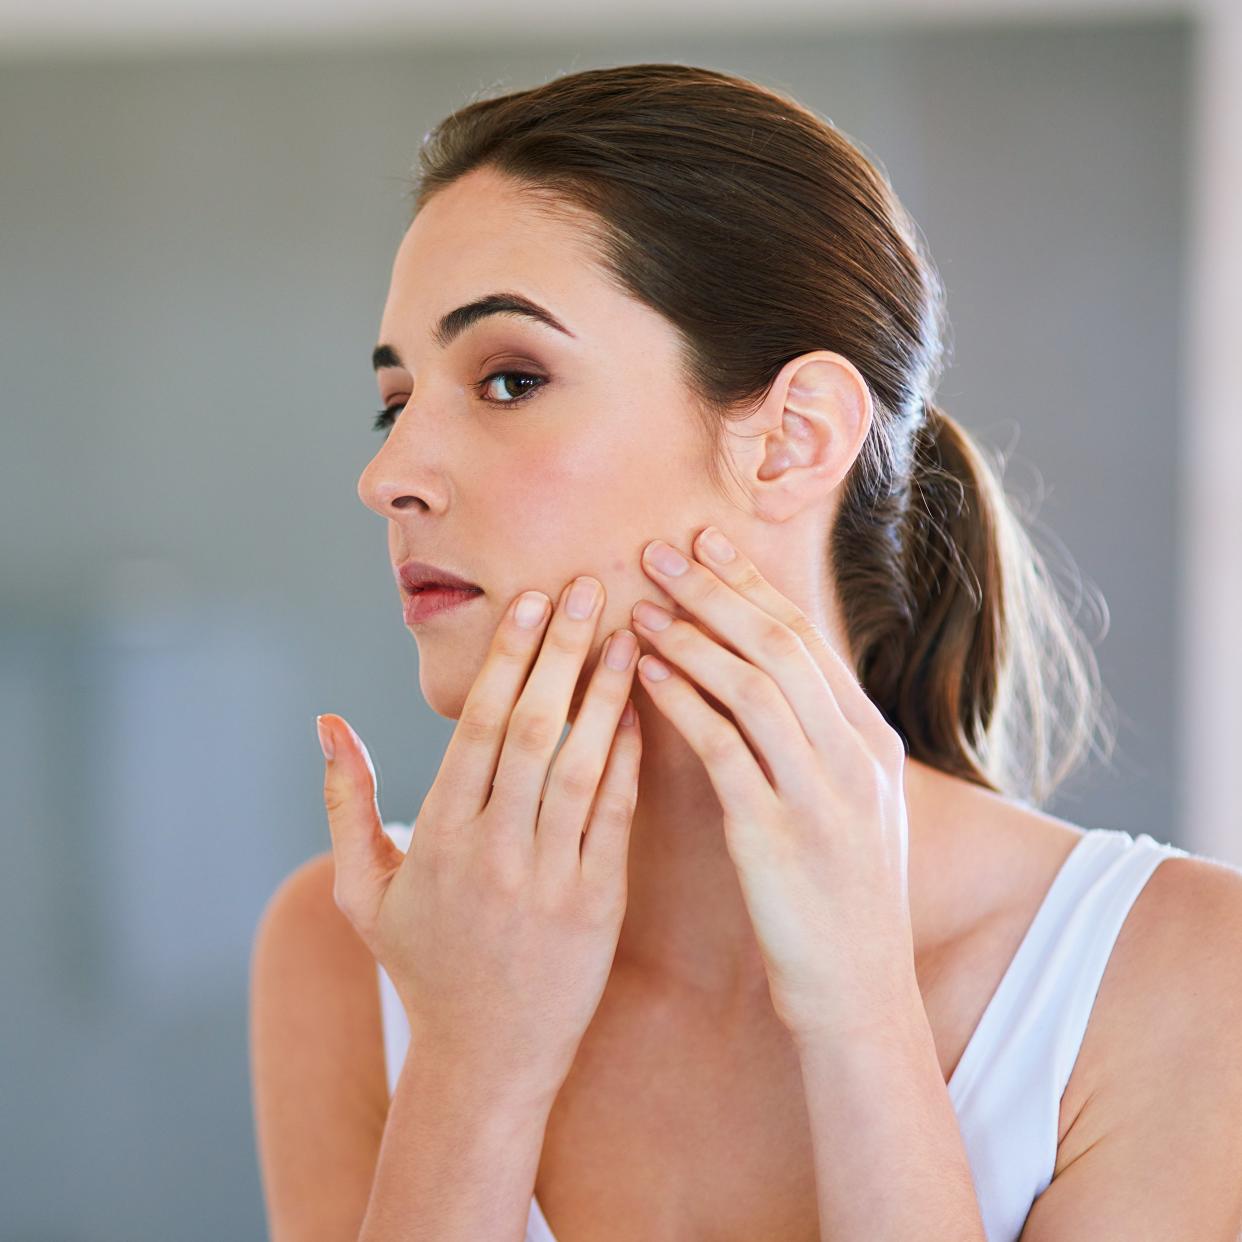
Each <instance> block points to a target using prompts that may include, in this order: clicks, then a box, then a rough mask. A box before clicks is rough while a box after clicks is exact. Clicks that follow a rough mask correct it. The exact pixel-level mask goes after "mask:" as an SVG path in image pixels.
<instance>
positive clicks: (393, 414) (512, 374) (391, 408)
mask: <svg viewBox="0 0 1242 1242" xmlns="http://www.w3.org/2000/svg"><path fill="white" fill-rule="evenodd" d="M493 380H506V381H507V380H516V381H519V382H521V381H526V380H533V381H534V383H533V385H532V386H531V387H529V388H527V390H526V391H525V392H523V393H520V394H519V395H518V396H516V397H514V396H511V397H509V399H508V400H504V399H503V398H499V397H488V396H484V393H485V392H486V391H487V389H488V388H489V387H490V386H491V384H492V381H493ZM547 382H548V381H547V380H546V379H544V377H543V376H542V375H532V374H530V373H529V372H527V371H493V372H492V373H491V374H490V375H488V376H486V377H485V378H484V379H481V380H480V381H479V382H478V383H477V384H475V385H473V387H474V390H475V391H476V392H477V393H478V394H479V399H480V400H482V401H485V402H486V403H487V404H488V405H518V404H520V403H521V402H523V401H526V400H528V399H529V398H531V397H533V396H534V395H535V393H536V392H537V391H538V390H539V389H540V388H542V387H543V386H544V384H546V383H547ZM502 387H505V385H502ZM405 404H406V403H405V402H404V401H397V402H394V403H393V404H392V405H388V406H385V407H384V408H383V409H382V410H377V411H376V418H375V421H374V422H373V423H372V424H371V430H372V431H389V430H391V428H392V425H393V423H394V422H395V421H396V418H397V415H398V414H400V413H401V411H402V410H403V409H404V408H405Z"/></svg>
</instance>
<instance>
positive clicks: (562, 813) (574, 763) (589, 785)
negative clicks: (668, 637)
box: [535, 630, 638, 874]
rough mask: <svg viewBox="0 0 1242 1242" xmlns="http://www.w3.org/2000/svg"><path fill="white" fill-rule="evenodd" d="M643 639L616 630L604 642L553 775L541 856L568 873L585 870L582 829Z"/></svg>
mask: <svg viewBox="0 0 1242 1242" xmlns="http://www.w3.org/2000/svg"><path fill="white" fill-rule="evenodd" d="M637 655H638V640H637V639H636V638H635V637H634V635H633V634H632V633H630V631H629V630H617V631H616V632H615V633H614V634H612V635H611V636H610V637H609V639H608V641H607V642H606V643H605V644H604V649H603V651H602V652H601V654H600V658H599V660H598V661H597V662H596V665H595V672H594V674H593V675H592V677H591V684H590V685H589V686H588V687H587V692H586V695H585V696H584V698H583V702H582V706H581V707H580V708H579V709H578V715H577V716H576V718H575V719H574V723H573V727H572V728H571V729H570V731H569V737H568V738H566V740H565V744H564V745H563V746H562V747H561V749H560V751H559V752H558V753H557V756H556V759H555V761H554V762H553V764H552V770H551V771H550V772H549V773H548V783H547V788H546V790H545V791H544V795H543V806H542V808H541V810H540V812H539V822H538V825H537V826H536V829H535V840H536V842H537V843H538V845H539V847H540V851H541V852H542V853H546V855H547V856H548V858H549V859H550V860H555V861H554V863H553V865H554V866H555V867H557V868H558V869H559V870H561V871H562V873H564V874H569V873H570V870H571V868H572V869H573V871H574V872H575V873H576V871H577V870H578V868H579V866H580V857H581V855H580V848H581V844H582V831H583V828H584V827H585V825H586V822H587V817H588V816H589V814H590V811H591V803H592V802H593V801H594V800H595V798H596V796H597V795H598V792H599V787H600V775H601V773H602V772H603V770H604V765H605V763H606V762H607V759H608V750H609V747H610V746H611V744H612V739H613V737H614V736H615V735H616V732H617V723H618V721H619V720H620V719H621V713H622V711H623V710H624V708H625V704H626V701H627V699H628V697H629V693H630V687H631V684H632V683H633V679H634V665H635V662H636V660H637Z"/></svg>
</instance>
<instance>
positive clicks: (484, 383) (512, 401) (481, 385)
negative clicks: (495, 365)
mask: <svg viewBox="0 0 1242 1242" xmlns="http://www.w3.org/2000/svg"><path fill="white" fill-rule="evenodd" d="M494 380H500V381H502V382H501V384H500V386H499V388H500V391H502V392H503V391H508V392H510V394H511V395H510V396H509V397H508V398H505V397H488V396H485V395H484V393H485V392H486V391H487V390H488V389H489V388H490V387H491V386H492V382H493V381H494ZM525 380H531V381H533V385H532V386H531V387H529V388H527V389H526V390H525V391H524V392H518V393H517V395H516V396H514V395H512V389H511V387H510V384H511V383H512V382H521V381H525ZM547 382H548V381H547V380H545V379H544V378H543V376H542V375H531V374H529V373H528V372H526V371H493V372H492V373H491V375H489V376H487V378H486V379H482V380H480V381H479V382H478V383H477V384H476V385H475V388H476V389H477V390H478V393H479V396H480V398H481V399H482V400H484V401H486V402H487V403H488V404H489V405H516V404H517V403H518V402H519V401H525V400H526V399H527V398H528V397H531V396H533V395H534V394H535V392H536V391H537V390H538V389H540V388H542V387H543V386H544V384H546V383H547Z"/></svg>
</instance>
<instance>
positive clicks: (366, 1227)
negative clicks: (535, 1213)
mask: <svg viewBox="0 0 1242 1242" xmlns="http://www.w3.org/2000/svg"><path fill="white" fill-rule="evenodd" d="M553 1099H554V1094H548V1093H546V1092H540V1091H534V1090H531V1089H527V1088H526V1087H525V1086H524V1084H522V1083H521V1081H520V1079H519V1077H518V1075H517V1074H513V1075H509V1076H507V1077H506V1078H504V1079H503V1081H501V1080H500V1079H499V1076H491V1075H483V1074H480V1073H479V1072H477V1071H475V1070H473V1069H471V1068H470V1067H469V1066H467V1065H465V1064H463V1063H461V1062H460V1061H455V1060H454V1059H452V1058H450V1057H447V1056H441V1055H438V1054H436V1053H433V1052H431V1051H430V1050H428V1049H424V1050H422V1055H419V1049H418V1048H417V1047H416V1046H415V1045H413V1044H411V1046H410V1049H409V1053H408V1055H407V1056H406V1061H405V1065H404V1067H403V1068H402V1071H401V1076H400V1078H399V1079H398V1081H397V1086H396V1089H395V1091H394V1092H393V1096H392V1101H391V1103H390V1106H389V1112H388V1120H387V1123H386V1125H385V1127H384V1136H383V1140H382V1142H381V1145H380V1153H379V1159H378V1162H377V1164H376V1170H375V1177H374V1181H373V1183H372V1187H371V1198H370V1200H369V1202H368V1204H367V1211H366V1216H365V1217H364V1219H363V1223H362V1230H361V1233H360V1234H359V1242H476V1240H477V1239H479V1238H488V1239H495V1240H496V1242H521V1239H522V1238H523V1237H524V1236H525V1230H526V1221H527V1217H528V1215H529V1212H530V1201H531V1194H532V1192H533V1188H534V1184H535V1177H536V1175H537V1173H538V1170H539V1156H540V1152H541V1151H542V1148H543V1138H544V1131H545V1129H546V1127H547V1121H548V1115H549V1113H550V1111H551V1105H552V1101H553Z"/></svg>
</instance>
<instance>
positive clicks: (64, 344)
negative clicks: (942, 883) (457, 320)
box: [0, 0, 1242, 1242]
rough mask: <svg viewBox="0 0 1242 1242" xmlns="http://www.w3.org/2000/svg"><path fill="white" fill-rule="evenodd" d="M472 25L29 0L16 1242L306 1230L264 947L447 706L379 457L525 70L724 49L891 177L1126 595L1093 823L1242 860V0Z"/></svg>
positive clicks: (3, 733) (989, 409)
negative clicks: (405, 601) (383, 329)
mask: <svg viewBox="0 0 1242 1242" xmlns="http://www.w3.org/2000/svg"><path fill="white" fill-rule="evenodd" d="M451 8H452V11H451V12H450V11H449V9H448V6H446V7H445V8H444V9H443V10H442V11H431V10H428V11H422V10H420V9H418V8H417V6H396V5H387V4H383V3H370V2H358V3H351V4H350V5H349V6H348V7H347V6H345V5H343V4H342V5H335V6H330V5H325V4H318V5H316V4H306V5H304V6H302V7H301V8H298V7H297V6H292V5H289V4H280V3H276V2H274V0H258V2H255V3H249V4H247V5H246V6H245V7H244V8H243V7H242V6H240V5H239V4H221V3H213V4H210V5H208V4H206V3H199V4H182V5H172V4H163V5H160V6H155V5H153V4H148V3H142V2H141V0H125V2H124V3H112V4H109V5H100V4H94V5H93V6H90V5H88V4H86V3H85V2H84V0H83V2H81V3H77V4H73V3H65V2H64V0H45V2H44V3H42V4H40V5H39V6H31V5H28V4H21V5H16V6H15V5H13V4H11V3H4V4H0V376H2V379H3V384H2V387H0V402H2V407H0V408H2V418H0V782H2V783H0V795H2V797H3V806H4V811H3V813H2V819H0V822H3V825H4V834H3V865H2V866H0V910H2V911H3V919H4V924H3V928H2V929H0V930H2V931H3V938H2V939H0V964H2V966H3V972H4V973H3V998H4V1003H3V1016H4V1035H3V1045H2V1046H3V1077H2V1080H0V1115H2V1116H3V1125H2V1132H3V1133H2V1140H0V1141H2V1142H3V1144H4V1147H3V1152H2V1158H0V1239H4V1240H5V1242H9V1240H13V1242H17V1240H21V1242H51V1240H56V1242H114V1240H115V1242H122V1240H124V1242H134V1240H136V1239H142V1240H145V1239H160V1240H169V1239H178V1240H180V1239H184V1240H186V1242H190V1240H198V1239H202V1240H204V1242H206V1240H208V1239H210V1240H212V1242H218V1240H219V1239H222V1238H230V1239H249V1238H254V1239H258V1238H261V1237H262V1236H263V1233H264V1223H263V1205H262V1195H261V1188H260V1184H259V1177H258V1170H257V1163H256V1156H255V1148H254V1136H253V1128H252V1117H251V1106H250V1098H249V1077H248V1064H247V981H248V966H249V953H250V946H251V940H252V937H253V933H254V929H255V925H256V923H257V921H258V918H259V915H260V913H261V911H262V909H263V906H264V903H265V902H266V901H267V899H268V898H269V897H270V895H271V894H272V892H273V891H274V889H275V888H276V887H277V885H278V884H279V883H280V881H281V880H282V879H283V878H284V876H286V875H287V874H288V873H289V872H290V871H291V870H292V869H293V868H295V867H296V866H297V865H298V864H299V863H301V862H302V861H304V860H305V859H307V858H308V857H310V856H311V855H313V854H315V853H318V852H321V851H323V850H326V849H327V848H328V847H329V838H328V832H327V825H326V821H325V818H324V813H323V807H322V801H321V782H322V759H321V756H320V753H319V749H318V746H317V744H316V740H315V730H314V717H315V714H316V713H318V712H323V711H333V712H340V713H342V714H343V715H344V716H346V717H347V718H348V719H349V720H350V721H351V722H352V723H353V724H354V725H355V726H356V727H357V728H358V730H359V732H360V733H361V734H362V736H363V737H364V738H365V739H366V740H367V742H368V744H369V746H370V748H371V751H372V754H373V756H374V758H375V760H376V764H377V767H378V768H379V773H380V779H381V801H382V804H383V807H384V813H385V817H386V818H387V819H397V820H404V821H408V820H409V819H411V818H412V817H413V816H414V814H415V813H416V812H417V809H418V806H419V804H420V802H421V798H422V796H423V795H424V794H425V792H426V790H427V789H428V788H429V786H430V784H431V781H432V779H433V778H434V776H435V773H436V770H437V768H438V765H439V761H440V758H441V756H442V754H443V749H444V746H445V744H446V743H447V740H448V737H449V734H450V732H451V728H452V722H450V721H446V720H443V719H441V718H440V717H438V716H436V715H435V714H434V713H433V712H431V710H430V709H429V708H428V707H427V706H426V704H425V703H424V702H423V701H422V699H421V696H420V694H419V689H418V673H417V666H416V657H417V651H416V648H415V645H414V642H413V639H412V638H411V636H410V634H409V633H408V631H407V630H406V629H405V627H404V625H403V623H402V618H401V612H400V608H399V606H398V601H397V593H396V588H395V585H394V583H393V580H392V577H391V572H390V568H389V564H388V559H387V551H386V546H385V531H384V524H383V522H382V520H381V519H379V518H378V517H377V516H376V515H375V514H374V513H371V512H370V511H368V510H366V509H365V508H364V507H363V506H362V504H361V503H360V502H359V500H358V498H357V495H356V492H355V487H356V483H357V479H358V475H359V473H360V472H361V470H362V468H363V466H364V465H365V464H366V462H367V460H368V459H369V457H370V456H371V454H372V453H373V452H374V451H375V449H376V448H377V447H378V445H379V438H378V436H376V435H375V434H374V433H373V432H372V431H371V430H370V423H371V418H372V417H373V414H374V410H375V407H376V406H377V404H378V402H377V394H376V388H375V383H374V379H373V377H372V375H371V371H370V364H369V354H370V350H371V347H372V346H373V345H374V344H375V341H376V332H377V330H378V324H379V316H380V312H381V309H382V306H383V301H384V297H385V293H386V290H387V282H388V275H389V270H390V265H391V262H392V258H393V255H394V253H395V250H396V247H397V244H398V242H399V240H400V237H401V234H402V232H403V229H404V226H405V223H406V215H405V213H406V204H405V202H404V199H403V193H404V191H405V188H406V178H407V174H408V173H409V171H410V169H411V168H412V166H413V163H414V160H415V158H416V154H417V150H418V146H419V143H420V141H421V139H422V137H423V135H424V133H425V132H426V131H427V130H428V129H430V128H431V126H432V125H433V124H434V123H435V122H436V121H437V120H438V119H439V118H440V117H441V116H443V115H444V114H445V113H447V112H449V111H451V110H453V109H454V108H456V107H458V106H460V105H461V104H463V103H465V102H467V101H468V99H470V98H471V97H474V96H475V95H477V94H478V93H480V92H488V93H492V92H499V91H501V90H510V89H519V88H521V87H524V86H529V85H534V84H536V83H538V82H542V81H545V80H547V79H548V78H550V77H554V76H557V75H559V74H561V73H565V72H570V71H573V70H576V69H582V68H587V67H590V66H594V65H604V64H618V63H624V62H629V61H649V60H676V61H685V62H690V63H697V64H702V65H707V66H711V67H715V68H720V69H724V70H727V71H730V72H735V73H740V74H743V75H745V76H747V77H750V78H753V79H755V80H756V81H759V82H761V83H765V84H768V85H771V86H775V87H777V88H778V89H782V90H787V91H790V92H792V93H793V94H794V95H796V96H797V97H798V98H799V99H800V100H802V101H803V102H804V103H806V104H808V105H809V106H810V107H812V108H813V109H815V110H816V111H817V112H819V113H820V114H821V115H822V116H824V117H826V118H829V119H831V120H832V121H833V122H834V123H835V124H836V125H838V126H839V127H840V128H841V129H843V130H844V131H845V132H846V133H847V134H849V135H850V136H851V137H852V138H853V139H855V140H856V141H857V142H859V143H860V145H862V146H863V148H864V150H866V151H867V152H868V154H870V155H871V156H872V158H873V159H875V160H876V161H877V162H878V163H880V164H881V165H882V166H883V167H884V168H885V169H886V170H887V172H888V174H889V176H890V177H891V178H892V180H893V182H894V184H895V187H896V189H897V192H898V194H899V195H900V196H901V198H902V199H903V201H904V202H905V203H906V205H907V206H908V207H909V208H910V209H911V211H912V212H913V214H914V216H915V218H916V220H917V221H918V223H919V225H920V226H921V228H922V230H923V232H924V234H925V235H926V237H927V240H928V242H929V245H930V248H931V252H932V255H933V258H934V259H935V261H936V263H937V265H938V266H939V268H940V271H941V274H942V276H943V277H944V280H945V283H946V285H947V288H948V311H949V318H950V323H951V326H952V328H951V335H952V341H953V357H952V363H951V365H950V367H949V369H948V370H947V371H946V374H945V376H944V379H943V381H942V383H941V385H940V389H939V395H938V400H939V403H940V404H941V405H942V406H943V407H944V408H946V409H947V410H949V411H950V412H951V413H952V414H953V415H954V416H955V417H957V418H958V419H959V420H960V421H961V422H962V423H964V424H965V425H966V426H967V427H968V428H970V429H971V430H972V431H973V432H974V433H975V434H976V435H977V436H978V437H979V438H980V439H981V440H982V441H983V442H984V443H985V444H986V445H988V446H991V447H993V448H994V449H996V450H998V451H1001V452H1003V453H1005V454H1006V457H1007V460H1008V463H1009V464H1008V467H1007V470H1006V484H1007V487H1008V488H1009V490H1010V492H1011V494H1013V495H1015V496H1016V497H1020V498H1026V500H1027V501H1028V508H1030V509H1033V510H1034V511H1035V513H1036V516H1037V519H1038V521H1039V523H1040V524H1041V525H1042V526H1043V527H1044V528H1046V530H1047V531H1048V532H1049V534H1050V535H1051V536H1052V537H1053V539H1054V540H1055V541H1056V543H1058V544H1060V545H1061V546H1062V547H1063V548H1064V550H1065V553H1066V554H1067V555H1068V557H1069V558H1072V559H1071V561H1070V562H1069V564H1070V565H1071V569H1070V570H1069V574H1070V577H1069V578H1067V593H1069V594H1070V595H1071V596H1072V595H1073V594H1074V592H1075V586H1074V578H1073V575H1077V574H1080V575H1081V576H1082V578H1083V579H1084V580H1085V583H1086V584H1087V590H1088V591H1094V592H1098V594H1099V595H1100V596H1102V598H1103V600H1104V602H1105V604H1106V608H1107V620H1106V623H1104V621H1103V618H1101V617H1099V616H1098V615H1096V612H1095V610H1093V609H1092V607H1091V606H1090V605H1089V602H1088V601H1086V600H1084V602H1083V606H1082V611H1081V612H1080V621H1081V623H1082V624H1083V626H1084V628H1085V629H1086V630H1087V631H1088V633H1089V635H1090V636H1091V637H1092V639H1093V640H1094V642H1095V648H1096V652H1097V656H1098V659H1099V662H1100V666H1101V670H1102V674H1103V678H1104V682H1105V685H1106V687H1107V689H1108V690H1109V692H1110V694H1111V695H1112V697H1113V699H1114V700H1115V701H1116V703H1117V705H1118V708H1119V710H1120V716H1119V720H1118V723H1117V734H1118V740H1117V749H1116V752H1115V754H1114V756H1113V759H1112V762H1111V763H1110V764H1108V765H1100V764H1097V765H1095V766H1093V767H1091V768H1088V769H1087V770H1086V771H1084V772H1083V773H1082V774H1081V775H1080V776H1079V777H1078V778H1076V779H1075V780H1074V781H1072V782H1071V783H1070V784H1069V785H1068V786H1067V787H1065V788H1064V789H1063V791H1062V792H1061V793H1060V794H1059V795H1058V797H1057V799H1056V800H1055V801H1054V802H1053V803H1052V804H1050V806H1049V808H1048V809H1050V810H1051V811H1053V812H1054V813H1056V814H1060V815H1064V816H1066V817H1067V818H1070V819H1072V820H1074V821H1075V822H1077V823H1080V824H1082V825H1084V826H1091V827H1094V826H1102V827H1113V828H1122V829H1124V830H1125V831H1127V832H1131V833H1134V834H1137V833H1139V832H1148V833H1151V834H1152V835H1153V836H1154V837H1156V838H1157V839H1158V840H1160V841H1170V842H1173V843H1175V844H1179V845H1182V846H1184V847H1186V848H1189V849H1192V850H1196V851H1199V852H1202V853H1206V854H1209V855H1212V856H1214V857H1217V858H1221V859H1224V860H1227V861H1230V862H1234V863H1239V862H1242V832H1239V817H1238V812H1237V808H1236V801H1235V799H1234V790H1233V788H1232V786H1233V784H1234V783H1235V782H1236V762H1237V756H1238V755H1239V754H1242V730H1240V726H1239V707H1238V704H1239V702H1242V661H1240V659H1239V655H1238V652H1237V650H1236V647H1235V644H1234V642H1233V628H1234V627H1233V624H1232V623H1233V620H1234V618H1236V617H1237V616H1238V615H1239V614H1240V613H1242V590H1240V584H1239V575H1240V572H1242V571H1240V568H1239V566H1240V564H1242V561H1240V559H1239V558H1238V556H1237V549H1238V543H1239V536H1242V520H1240V514H1239V489H1238V485H1237V482H1236V471H1237V462H1238V461H1239V460H1240V459H1242V453H1240V452H1239V448H1240V447H1242V446H1240V444H1239V426H1240V424H1242V420H1240V419H1239V408H1238V407H1239V402H1238V398H1237V374H1236V369H1237V363H1238V358H1239V352H1238V348H1237V341H1238V340H1239V339H1242V241H1240V240H1239V230H1238V227H1237V221H1238V220H1239V219H1242V133H1240V129H1242V22H1240V20H1239V11H1242V10H1240V9H1239V6H1236V5H1234V6H1231V5H1229V4H1226V3H1221V4H1219V5H1213V4H1183V5H1159V6H1157V5H1150V4H1141V3H1134V4H1129V3H1121V2H1120V0H1118V2H1115V3H1081V2H1080V3H1075V4H1073V5H1072V6H1065V7H1064V8H1063V9H1062V8H1060V7H1058V6H1054V5H1049V4H1038V5H1037V4H1027V3H1019V2H1017V0H1008V2H1005V3H1000V2H994V3H987V2H984V0H978V2H976V3H969V4H965V3H957V2H954V3H949V2H947V0H945V2H942V3H939V4H937V5H936V8H935V10H934V12H933V11H932V9H931V7H930V6H926V7H924V6H917V5H912V4H908V3H905V4H899V3H885V2H881V0H870V3H868V5H867V6H866V10H865V12H864V10H863V8H862V7H860V6H855V5H847V4H834V3H829V2H827V0H824V2H821V3H818V4H815V5H800V4H799V3H798V2H797V0H788V2H785V0H764V3H763V4H762V5H760V4H757V3H741V2H739V3H735V4H707V3H702V4H699V5H698V6H696V5H694V4H691V5H690V6H689V7H686V6H684V5H683V6H681V7H680V10H679V18H678V21H679V23H680V24H679V25H678V26H676V27H673V26H670V25H669V24H668V21H667V17H666V16H664V15H663V14H662V10H664V9H666V8H667V6H657V5H655V4H654V3H651V4H649V5H644V4H638V5H635V4H629V5H627V6H626V11H625V14H624V15H622V14H620V12H619V11H618V12H617V13H609V12H608V11H607V10H605V9H597V10H593V11H592V12H590V13H587V12H585V11H584V12H578V11H571V9H570V7H569V6H568V5H565V4H564V3H563V0H531V2H530V3H527V4H525V5H522V6H520V8H519V7H518V6H506V5H500V4H494V5H493V4H491V3H480V2H477V0H468V2H462V3H458V4H456V5H454V6H451ZM1046 543H1047V540H1045V545H1046Z"/></svg>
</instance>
